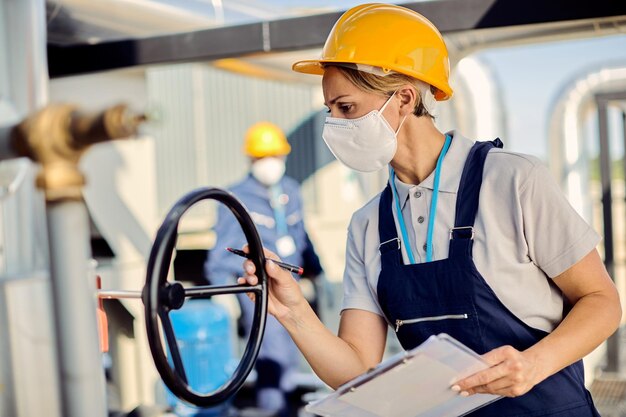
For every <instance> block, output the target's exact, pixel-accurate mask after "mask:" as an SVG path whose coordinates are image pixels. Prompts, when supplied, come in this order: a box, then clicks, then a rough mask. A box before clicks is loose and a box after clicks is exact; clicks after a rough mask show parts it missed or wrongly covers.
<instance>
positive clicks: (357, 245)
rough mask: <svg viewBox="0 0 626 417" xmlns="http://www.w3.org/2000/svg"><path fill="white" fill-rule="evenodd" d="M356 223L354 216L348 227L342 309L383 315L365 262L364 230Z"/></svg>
mask: <svg viewBox="0 0 626 417" xmlns="http://www.w3.org/2000/svg"><path fill="white" fill-rule="evenodd" d="M355 223H356V222H355V217H354V216H353V218H352V220H351V221H350V227H349V228H348V241H347V243H346V267H345V270H344V274H343V304H342V308H341V309H342V311H343V310H348V309H357V310H365V311H370V312H372V313H375V314H378V315H380V316H382V315H383V313H382V312H381V311H380V308H379V307H378V303H377V302H376V300H375V299H374V294H373V293H372V290H371V288H370V285H369V280H368V277H367V268H366V266H365V262H364V253H365V235H364V231H363V228H360V227H358V226H357V225H356V224H355Z"/></svg>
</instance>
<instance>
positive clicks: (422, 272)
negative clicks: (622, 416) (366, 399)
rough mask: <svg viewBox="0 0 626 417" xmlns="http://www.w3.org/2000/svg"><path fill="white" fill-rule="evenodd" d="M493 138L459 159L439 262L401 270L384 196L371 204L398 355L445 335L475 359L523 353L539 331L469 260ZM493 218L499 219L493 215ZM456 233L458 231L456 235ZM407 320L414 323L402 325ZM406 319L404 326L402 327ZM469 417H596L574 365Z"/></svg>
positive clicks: (384, 299) (383, 300) (382, 289)
mask: <svg viewBox="0 0 626 417" xmlns="http://www.w3.org/2000/svg"><path fill="white" fill-rule="evenodd" d="M494 146H497V147H501V146H502V143H501V142H500V141H499V140H496V141H493V142H477V143H476V144H475V145H474V146H473V148H472V150H471V151H470V153H469V156H468V157H467V160H466V162H465V167H464V169H463V174H462V176H461V182H460V185H459V191H458V194H457V203H456V215H455V223H454V225H455V230H454V231H453V232H452V235H451V240H450V247H449V255H448V258H447V259H442V260H437V261H434V262H428V263H420V264H410V265H404V264H403V261H402V253H401V250H400V245H399V241H398V233H397V231H396V227H395V224H394V217H393V213H392V208H391V207H392V202H393V200H392V198H393V197H392V191H391V189H390V187H389V186H387V188H386V189H385V191H383V193H382V195H381V198H380V204H379V235H380V241H381V242H383V243H382V244H381V246H380V254H381V264H382V269H381V273H380V276H379V280H378V299H379V302H380V305H381V307H382V310H383V312H384V314H385V317H386V318H387V320H388V321H389V323H390V324H392V325H393V324H394V323H396V321H397V320H400V321H402V322H403V323H404V324H403V325H402V326H399V327H398V328H397V336H398V339H399V340H400V343H401V344H402V346H403V347H404V348H405V349H411V348H414V347H416V346H418V345H420V344H421V343H422V342H424V341H425V340H426V339H427V338H428V337H429V336H431V335H433V334H439V333H447V334H449V335H451V336H452V337H454V338H455V339H457V340H459V341H461V342H462V343H464V344H465V345H467V346H469V347H470V348H471V349H473V350H474V351H476V352H478V353H480V354H483V353H486V352H488V351H490V350H492V349H495V348H498V347H501V346H504V345H511V346H513V347H514V348H516V349H518V350H520V351H523V350H525V349H527V348H529V347H530V346H532V345H534V344H535V343H537V342H538V341H540V340H541V339H542V338H543V337H545V336H546V335H547V333H546V332H544V331H542V330H538V329H534V328H532V327H530V326H528V325H527V324H525V323H524V322H523V321H522V320H520V319H519V318H518V317H516V316H515V315H514V314H513V313H511V312H510V311H509V310H508V309H507V308H506V307H505V306H504V304H502V302H500V300H499V299H498V297H497V296H496V294H495V293H494V292H493V291H492V289H491V288H490V287H489V285H488V284H487V283H486V281H485V280H484V278H483V277H482V276H481V274H480V272H479V271H478V270H477V269H476V266H475V265H474V261H473V260H472V244H473V229H470V228H469V226H473V225H474V219H475V217H476V213H477V211H478V200H479V198H478V197H479V193H480V186H481V183H482V174H483V164H484V161H485V158H486V156H487V153H488V152H489V150H490V149H492V148H493V147H494ZM492 215H493V216H498V215H499V213H493V214H492ZM456 228H458V229H456ZM413 319H421V320H419V321H418V322H413V323H410V322H411V321H412V320H413ZM407 321H408V322H409V324H407ZM469 415H470V416H476V417H536V416H558V417H583V416H584V417H592V416H599V414H598V412H597V411H596V409H595V407H594V405H593V401H592V399H591V395H590V394H589V392H588V391H587V390H586V389H585V386H584V374H583V366H582V361H578V362H576V363H574V364H572V365H570V366H568V367H566V368H565V369H563V370H561V371H560V372H558V373H556V374H554V375H552V376H551V377H549V378H547V379H546V380H544V381H543V382H541V383H539V384H538V385H536V386H535V387H534V388H533V389H532V390H530V391H529V392H528V393H526V394H525V395H522V396H520V397H516V398H503V399H500V400H498V401H496V402H494V403H492V404H490V405H488V406H486V407H484V408H481V409H479V410H477V411H475V412H473V413H471V414H469Z"/></svg>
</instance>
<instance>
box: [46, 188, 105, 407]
mask: <svg viewBox="0 0 626 417" xmlns="http://www.w3.org/2000/svg"><path fill="white" fill-rule="evenodd" d="M46 218H47V221H48V235H49V239H50V273H51V275H52V278H53V283H54V285H53V286H52V296H53V300H54V306H55V309H54V310H55V322H56V328H57V334H58V337H57V340H58V354H59V360H60V367H61V392H62V398H63V415H64V416H66V417H84V416H90V417H106V415H107V406H106V390H105V381H104V369H103V367H102V361H101V356H100V349H99V346H98V331H97V322H96V308H97V305H96V299H95V297H94V294H95V291H96V288H95V279H89V278H90V277H89V276H88V263H87V260H88V259H89V258H90V257H91V254H90V253H89V252H90V251H89V229H88V225H89V221H88V217H87V209H86V207H85V205H84V203H83V202H81V201H73V200H63V201H60V202H54V201H52V202H51V201H48V205H47V212H46Z"/></svg>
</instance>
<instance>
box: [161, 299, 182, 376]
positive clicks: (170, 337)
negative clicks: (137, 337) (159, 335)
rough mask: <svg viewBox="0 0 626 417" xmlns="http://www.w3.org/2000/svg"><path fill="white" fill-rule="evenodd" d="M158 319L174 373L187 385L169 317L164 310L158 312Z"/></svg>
mask: <svg viewBox="0 0 626 417" xmlns="http://www.w3.org/2000/svg"><path fill="white" fill-rule="evenodd" d="M159 317H160V318H161V325H162V326H163V332H164V333H165V338H166V340H167V344H168V346H169V347H170V354H171V355H172V362H174V369H176V372H177V373H178V375H179V376H180V378H181V379H182V380H183V381H184V382H185V384H188V382H187V374H186V373H185V366H184V365H183V360H182V359H181V357H180V351H179V350H178V345H177V344H176V335H175V334H174V328H173V327H172V322H171V321H170V317H169V316H168V314H167V312H166V311H164V310H161V311H159Z"/></svg>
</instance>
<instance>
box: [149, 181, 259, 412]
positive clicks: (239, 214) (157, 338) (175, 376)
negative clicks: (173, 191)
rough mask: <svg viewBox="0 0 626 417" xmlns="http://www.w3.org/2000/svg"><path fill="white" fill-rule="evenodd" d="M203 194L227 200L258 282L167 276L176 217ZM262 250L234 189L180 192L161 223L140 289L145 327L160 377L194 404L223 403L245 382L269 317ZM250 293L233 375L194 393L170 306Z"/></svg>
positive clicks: (174, 236) (213, 198) (173, 391)
mask: <svg viewBox="0 0 626 417" xmlns="http://www.w3.org/2000/svg"><path fill="white" fill-rule="evenodd" d="M201 200H217V201H218V202H220V203H222V204H224V205H226V206H227V207H228V208H229V209H230V211H231V212H232V213H233V214H234V215H235V217H236V218H237V221H238V222H239V224H240V225H241V228H242V230H243V233H244V235H245V237H246V240H247V241H248V247H249V248H250V260H252V262H254V265H255V266H256V275H257V277H258V278H259V283H258V284H257V285H254V286H249V285H204V286H195V287H187V288H185V287H183V285H182V284H180V283H178V282H169V281H168V280H167V276H168V272H169V267H170V262H171V260H172V253H173V251H174V247H175V245H176V238H177V234H178V223H179V221H180V219H181V217H182V215H183V214H184V213H185V212H186V211H187V210H188V209H189V208H190V207H191V206H193V205H194V204H195V203H197V202H199V201H201ZM264 265H265V256H264V254H263V246H262V244H261V239H260V238H259V234H258V233H257V230H256V227H255V226H254V223H253V222H252V219H251V218H250V216H249V214H248V212H247V211H246V209H245V208H244V207H243V205H242V204H241V203H240V202H239V200H237V198H235V197H234V196H233V195H232V194H230V193H228V192H226V191H224V190H221V189H218V188H201V189H197V190H194V191H192V192H190V193H189V194H187V195H185V196H183V197H182V198H181V199H180V200H178V201H177V202H176V204H174V206H173V207H172V209H171V210H170V212H169V213H168V214H167V216H166V217H165V220H164V221H163V224H161V227H160V228H159V231H158V233H157V236H156V239H155V241H154V244H153V245H152V250H151V251H150V258H149V259H148V269H147V275H146V285H145V287H144V289H143V293H142V299H143V303H144V307H145V316H146V330H147V333H148V344H149V346H150V351H151V352H152V357H153V359H154V364H155V365H156V368H157V370H158V372H159V374H160V375H161V378H162V379H163V382H164V383H165V385H166V386H167V387H168V388H169V389H170V391H172V393H173V394H174V395H176V396H177V397H178V398H180V399H182V400H185V401H187V402H189V403H191V404H193V405H196V406H198V407H208V406H211V405H216V404H219V403H222V402H223V401H225V400H226V399H228V398H229V397H230V396H232V395H233V394H235V393H236V392H237V391H238V390H239V388H241V386H242V385H243V383H244V382H245V380H246V378H247V377H248V374H249V373H250V371H251V370H252V368H253V366H254V362H255V360H256V358H257V355H258V353H259V348H260V347H261V341H262V340H263V332H264V331H265V320H266V317H267V276H266V274H265V268H264ZM238 293H254V294H255V296H256V297H255V304H254V320H253V322H252V328H251V331H250V336H249V337H248V343H247V345H246V349H245V351H244V353H243V356H242V358H241V361H240V362H239V365H238V366H237V369H235V372H234V373H233V375H232V376H231V377H230V379H228V381H226V382H225V383H224V384H223V385H222V386H221V387H219V388H218V389H217V390H215V391H212V392H210V393H198V392H196V391H194V390H193V389H192V388H191V387H190V386H189V384H188V382H187V376H186V373H185V368H184V366H183V361H182V359H181V356H180V351H179V349H178V346H177V344H176V337H175V335H174V330H173V328H172V323H171V321H170V319H169V312H170V311H171V310H176V309H179V308H181V307H182V306H183V304H184V303H185V299H186V298H202V297H208V296H212V295H217V294H238ZM159 322H160V323H161V326H162V327H163V332H164V333H165V341H166V343H167V345H168V348H169V353H170V356H171V362H172V363H173V364H174V369H172V367H171V366H170V363H169V362H168V359H167V356H166V352H165V350H164V349H163V343H162V342H161V340H162V338H161V330H160V326H159Z"/></svg>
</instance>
